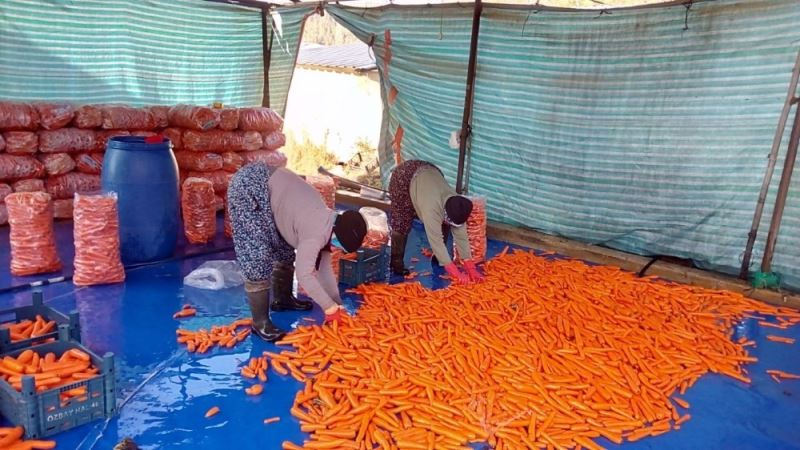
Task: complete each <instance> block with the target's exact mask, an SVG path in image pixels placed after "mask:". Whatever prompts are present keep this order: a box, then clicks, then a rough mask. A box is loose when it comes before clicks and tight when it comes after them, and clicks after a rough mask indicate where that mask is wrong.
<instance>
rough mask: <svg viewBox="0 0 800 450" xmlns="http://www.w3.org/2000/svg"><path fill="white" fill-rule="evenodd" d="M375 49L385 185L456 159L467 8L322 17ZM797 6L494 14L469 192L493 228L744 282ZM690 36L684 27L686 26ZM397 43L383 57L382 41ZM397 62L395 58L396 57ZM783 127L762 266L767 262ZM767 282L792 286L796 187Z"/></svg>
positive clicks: (733, 1)
mask: <svg viewBox="0 0 800 450" xmlns="http://www.w3.org/2000/svg"><path fill="white" fill-rule="evenodd" d="M329 11H330V12H331V14H332V15H333V16H335V17H336V18H337V20H339V21H340V22H341V23H342V24H344V25H345V26H346V27H348V28H349V29H351V30H352V31H353V32H355V34H356V35H357V36H359V38H361V39H362V40H364V41H365V42H370V41H373V39H374V41H373V42H374V44H373V49H374V52H375V55H376V57H377V59H378V65H379V67H380V70H381V75H382V78H383V87H384V91H385V92H384V95H388V92H389V89H390V88H391V87H394V88H396V89H397V91H398V92H399V94H398V95H397V99H396V100H395V102H394V103H393V104H391V105H390V106H387V108H386V117H385V118H384V121H385V124H386V127H385V129H384V134H383V143H382V146H381V157H382V166H383V168H384V169H385V170H384V174H388V173H389V169H391V167H393V165H394V163H395V158H394V154H393V149H392V148H391V144H392V141H393V139H394V137H395V136H394V133H395V130H396V129H397V127H398V125H399V126H402V127H403V137H402V157H403V158H404V159H411V158H422V159H427V160H431V161H434V162H436V163H437V164H438V165H440V166H441V167H442V168H443V169H444V171H445V172H446V174H447V175H448V177H449V178H450V181H451V182H453V181H454V179H455V175H456V165H457V158H458V154H457V151H456V150H453V149H451V148H450V147H449V146H448V140H449V138H450V133H451V132H452V131H455V130H458V129H459V127H460V120H461V113H462V108H463V98H464V89H465V86H464V81H465V79H466V66H467V60H468V47H469V38H470V23H471V15H472V8H471V7H469V6H450V7H440V8H432V7H401V8H384V9H380V10H357V9H347V8H344V7H335V6H331V7H329ZM799 21H800V3H798V2H797V1H796V0H718V1H707V2H695V3H694V5H693V6H692V7H691V9H689V11H688V16H687V9H686V8H685V7H684V6H673V7H662V8H648V9H631V10H615V11H613V13H611V14H600V13H598V12H557V11H541V12H539V13H535V12H530V11H526V10H522V9H508V8H506V9H503V8H499V7H494V6H490V5H484V12H483V16H482V20H481V29H480V40H479V46H478V67H477V80H476V88H475V89H476V91H475V102H474V113H473V114H474V116H473V132H474V135H473V139H472V142H471V157H470V159H469V165H468V173H467V177H468V183H469V190H470V192H472V193H475V194H481V195H486V196H488V197H489V199H490V202H489V205H490V207H489V213H490V217H491V218H492V219H494V220H499V221H502V222H505V223H509V224H514V225H522V226H527V227H531V228H534V229H538V230H542V231H545V232H547V233H551V234H556V235H562V236H567V237H570V238H574V239H578V240H581V241H585V242H590V243H596V244H602V245H606V246H609V247H612V248H617V249H621V250H625V251H630V252H634V253H638V254H644V255H658V254H667V255H673V256H679V257H684V258H689V259H692V260H694V261H696V262H697V263H698V264H699V265H700V266H702V267H705V268H711V269H716V270H721V271H725V272H729V273H737V272H738V267H739V264H740V261H741V255H742V253H743V251H744V248H745V243H746V240H747V233H748V231H749V227H750V222H751V220H752V215H753V210H754V208H755V203H756V199H757V196H758V190H759V187H760V183H761V180H762V177H763V174H764V170H765V167H766V163H767V155H768V153H769V150H770V146H771V142H772V137H773V135H774V132H775V127H776V125H777V123H778V116H779V114H780V111H781V108H782V105H783V101H784V99H785V97H786V94H787V89H788V84H789V79H790V74H791V70H792V64H793V62H794V59H795V57H796V54H797V51H798V49H800V28H798V27H797V26H796V24H797V23H798V22H799ZM685 24H688V29H685ZM387 30H388V31H389V36H390V39H391V42H390V43H388V45H387V42H388V41H387V40H386V36H387V34H386V31H387ZM387 49H388V51H387ZM786 140H788V130H787V133H786V138H785V139H784V146H783V149H782V152H781V157H780V159H779V162H778V170H777V171H776V176H775V179H774V180H773V181H774V182H773V186H772V188H771V191H770V192H771V193H772V194H773V195H771V196H770V198H769V199H768V207H767V210H766V211H765V219H764V223H762V228H761V229H762V233H761V234H760V237H759V240H758V242H757V245H756V249H755V254H754V263H757V262H759V261H760V257H761V252H762V251H763V245H764V238H765V237H766V229H767V227H768V225H769V224H768V223H767V222H769V217H770V214H771V206H772V203H773V202H774V193H775V190H776V186H777V182H778V179H779V177H780V175H781V174H780V168H781V167H782V164H783V154H784V153H785V148H786V142H785V141H786ZM798 178H800V177H796V178H795V183H794V185H793V187H792V191H791V192H790V197H789V204H788V206H787V209H786V212H785V217H784V222H783V226H782V229H781V230H782V231H781V235H780V237H779V240H778V251H777V255H776V258H775V263H774V269H775V270H777V271H779V272H781V273H783V275H784V277H785V281H786V283H787V284H788V285H789V286H792V287H794V288H798V287H800V234H799V233H798V232H797V230H798V229H800V181H798Z"/></svg>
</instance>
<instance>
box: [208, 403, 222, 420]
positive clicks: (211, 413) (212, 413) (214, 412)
mask: <svg viewBox="0 0 800 450" xmlns="http://www.w3.org/2000/svg"><path fill="white" fill-rule="evenodd" d="M218 413H219V408H218V407H216V406H212V407H211V409H209V410H208V411H206V419H208V418H209V417H213V416H215V415H217V414H218Z"/></svg>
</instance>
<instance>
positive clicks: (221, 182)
mask: <svg viewBox="0 0 800 450" xmlns="http://www.w3.org/2000/svg"><path fill="white" fill-rule="evenodd" d="M186 177H187V178H203V179H205V180H208V181H210V182H211V183H212V184H213V185H214V192H215V193H217V194H220V195H222V194H224V193H225V192H228V184H229V183H230V182H231V178H233V174H232V173H228V172H225V171H223V170H215V171H213V172H189V173H187V174H186Z"/></svg>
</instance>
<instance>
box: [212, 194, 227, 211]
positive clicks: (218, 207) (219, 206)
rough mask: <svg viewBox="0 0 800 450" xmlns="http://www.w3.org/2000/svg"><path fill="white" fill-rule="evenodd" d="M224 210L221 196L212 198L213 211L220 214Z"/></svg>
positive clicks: (223, 201)
mask: <svg viewBox="0 0 800 450" xmlns="http://www.w3.org/2000/svg"><path fill="white" fill-rule="evenodd" d="M224 209H225V200H224V199H223V198H222V196H221V195H215V196H214V211H216V212H220V211H222V210H224Z"/></svg>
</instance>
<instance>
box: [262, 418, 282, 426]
mask: <svg viewBox="0 0 800 450" xmlns="http://www.w3.org/2000/svg"><path fill="white" fill-rule="evenodd" d="M280 421H281V418H280V417H270V418H268V419H264V425H269V424H271V423H275V422H280Z"/></svg>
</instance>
